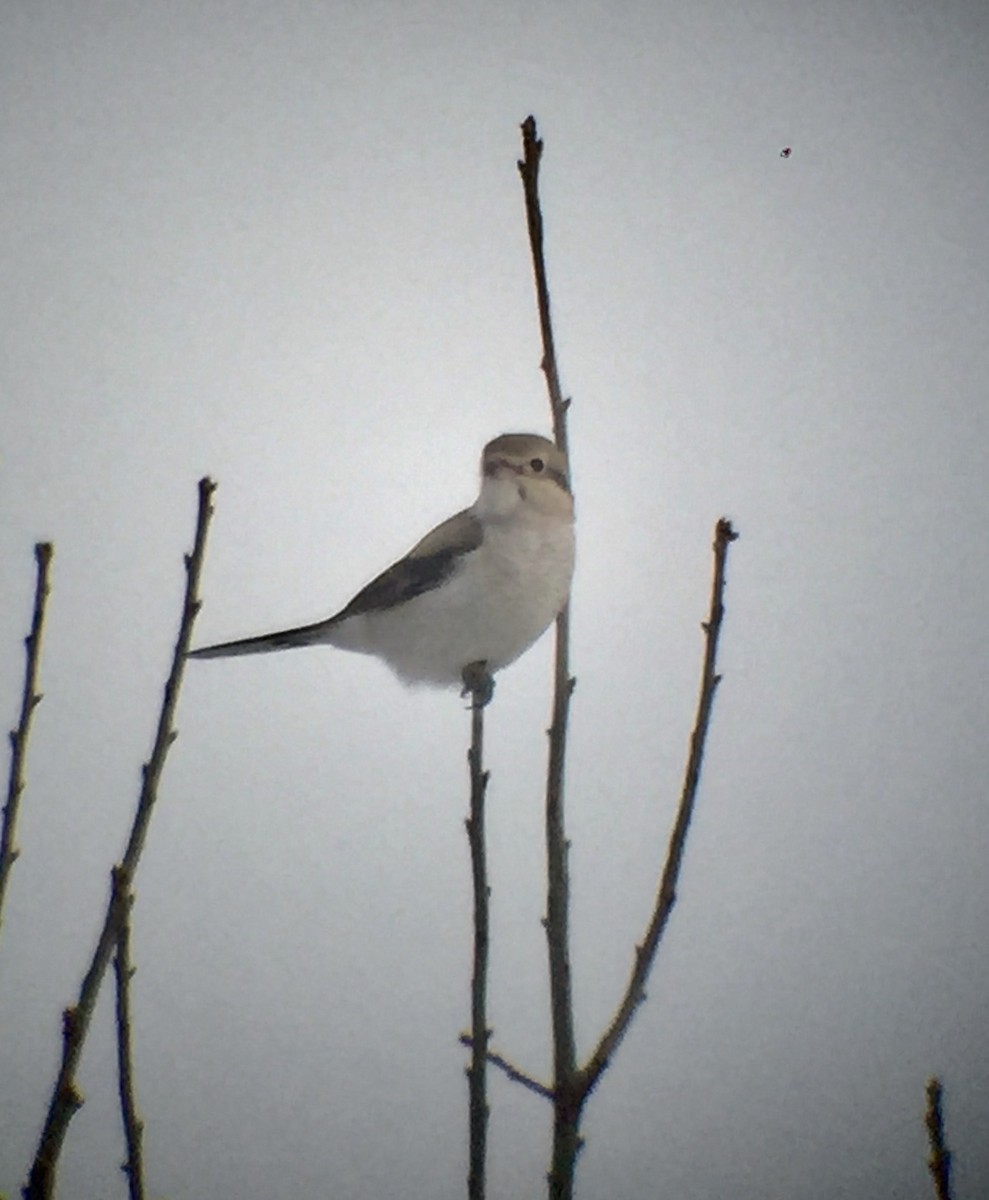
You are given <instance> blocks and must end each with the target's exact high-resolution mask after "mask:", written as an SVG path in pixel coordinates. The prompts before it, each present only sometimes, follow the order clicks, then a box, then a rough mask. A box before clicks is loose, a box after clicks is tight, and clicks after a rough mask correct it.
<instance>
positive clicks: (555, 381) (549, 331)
mask: <svg viewBox="0 0 989 1200" xmlns="http://www.w3.org/2000/svg"><path fill="white" fill-rule="evenodd" d="M542 157H543V143H542V141H541V140H540V139H539V137H538V136H537V134H536V118H535V117H533V116H528V117H526V119H525V120H524V121H523V122H522V158H521V159H520V161H519V164H518V167H519V174H520V175H521V176H522V190H523V192H524V194H525V217H526V223H527V224H528V226H529V245H530V246H531V247H532V268H533V272H534V274H535V279H536V302H537V304H538V306H539V330H540V333H541V334H542V339H543V361H542V370H543V373H544V375H545V376H546V386H547V388H548V389H549V403H550V409H551V411H552V414H553V436H554V437H555V438H556V444H557V445H558V446H559V447H560V449H561V450H562V451H563V453H564V454H566V453H568V445H567V423H566V414H567V409H568V408H569V407H570V401H569V400H564V398H563V392H562V391H561V390H560V372H559V370H558V368H557V365H556V346H555V344H554V341H553V324H552V321H551V320H550V310H549V285H548V284H547V282H546V259H545V255H544V253H543V214H542V209H541V208H540V205H539V164H540V162H541V161H542Z"/></svg>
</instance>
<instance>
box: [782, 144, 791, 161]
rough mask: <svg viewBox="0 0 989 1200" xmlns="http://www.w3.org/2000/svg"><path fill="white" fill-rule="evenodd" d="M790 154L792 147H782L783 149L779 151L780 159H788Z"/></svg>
mask: <svg viewBox="0 0 989 1200" xmlns="http://www.w3.org/2000/svg"><path fill="white" fill-rule="evenodd" d="M792 153H793V147H792V146H784V147H783V149H782V150H781V151H780V158H789V157H790V155H791V154H792Z"/></svg>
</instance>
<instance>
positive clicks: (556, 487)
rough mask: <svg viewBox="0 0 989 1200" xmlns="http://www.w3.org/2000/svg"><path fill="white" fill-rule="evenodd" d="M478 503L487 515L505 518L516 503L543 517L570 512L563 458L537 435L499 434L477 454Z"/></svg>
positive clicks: (568, 478)
mask: <svg viewBox="0 0 989 1200" xmlns="http://www.w3.org/2000/svg"><path fill="white" fill-rule="evenodd" d="M479 503H480V504H481V506H482V507H483V508H484V509H485V510H486V511H488V512H489V513H490V514H491V515H508V514H509V513H511V512H513V511H515V509H517V508H518V506H519V505H520V504H524V505H526V506H527V507H531V508H532V509H533V510H534V511H536V512H541V513H544V514H546V515H547V516H562V515H568V514H570V513H572V511H573V498H572V497H571V495H570V474H569V471H568V468H567V458H566V455H565V454H564V453H563V451H562V450H560V449H559V447H558V446H556V445H555V444H554V443H553V442H551V441H550V440H549V439H548V438H544V437H540V435H539V434H537V433H503V434H502V435H501V436H500V437H496V438H495V439H494V441H491V442H488V444H487V445H486V446H485V447H484V452H483V454H482V455H481V496H480V501H479Z"/></svg>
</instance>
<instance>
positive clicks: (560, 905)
mask: <svg viewBox="0 0 989 1200" xmlns="http://www.w3.org/2000/svg"><path fill="white" fill-rule="evenodd" d="M542 153H543V143H542V141H541V140H540V139H539V137H538V135H537V132H536V120H535V117H532V116H529V117H526V119H525V121H523V123H522V158H521V160H520V161H519V164H518V168H519V174H520V175H521V177H522V190H523V193H524V195H525V215H526V223H527V225H528V228H529V244H530V246H531V249H532V267H533V274H534V276H535V283H536V301H537V304H538V308H539V328H540V332H541V335H542V343H543V358H542V369H543V373H544V375H545V376H546V387H547V389H548V391H549V404H550V411H551V413H552V417H553V433H554V436H555V438H556V444H557V445H558V446H559V447H560V449H561V450H562V451H563V452H564V453H565V454H566V453H568V438H567V422H566V414H567V409H568V408H569V401H568V400H564V398H563V393H562V390H561V388H560V372H559V368H558V366H557V362H556V347H555V344H554V340H553V324H552V320H551V318H550V302H549V285H548V283H547V278H546V259H545V255H544V251H543V217H542V210H541V207H540V203H539V164H540V161H541V159H542ZM569 635H570V608H569V604H568V605H567V606H565V607H564V609H563V611H562V612H561V613H560V615H559V617H557V620H556V665H555V668H554V691H553V721H552V724H551V726H550V730H549V762H548V767H547V779H546V877H547V879H546V919H545V928H546V941H547V945H548V951H549V982H550V1011H551V1017H552V1026H553V1090H552V1096H553V1114H554V1116H553V1152H552V1162H551V1166H550V1172H549V1186H550V1195H551V1196H552V1197H555V1198H557V1200H569V1197H570V1195H571V1194H572V1192H573V1170H574V1163H575V1161H576V1156H577V1149H578V1147H579V1144H580V1134H579V1130H578V1121H579V1116H580V1114H579V1110H578V1109H576V1108H574V1106H573V1103H572V1099H573V1091H574V1084H575V1082H576V1063H577V1050H576V1041H575V1037H574V1018H573V995H572V982H571V973H570V915H569V914H570V878H569V871H568V866H567V848H568V847H567V838H566V825H565V821H564V803H563V799H564V792H563V781H564V765H565V761H566V744H567V719H568V716H569V711H570V697H571V695H572V693H573V688H574V682H575V681H574V680H573V679H572V678H571V676H570V636H569Z"/></svg>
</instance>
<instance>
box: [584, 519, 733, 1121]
mask: <svg viewBox="0 0 989 1200" xmlns="http://www.w3.org/2000/svg"><path fill="white" fill-rule="evenodd" d="M737 537H738V534H737V533H735V531H734V529H732V526H731V522H730V521H728V520H727V519H725V518H722V519H721V520H720V521H719V522H718V524H717V526H716V527H715V531H714V580H713V583H712V587H711V609H710V616H709V617H708V619H707V621H706V622H705V623H704V625H703V626H702V628H703V630H704V638H705V646H704V666H703V669H702V672H701V687H700V696H699V698H698V702H697V717H696V720H695V722H694V730H693V733H692V734H691V736H690V754H689V755H688V758H687V768H686V771H685V773H684V780H683V787H682V790H681V792H680V805H679V808H678V809H677V815H676V820H675V822H674V825H673V832H672V833H671V835H670V841H669V846H668V848H667V851H666V862H665V864H664V866H663V872H662V876H661V878H660V883H659V890H658V892H657V894H656V906H655V909H654V910H653V914H652V919H651V920H650V922H649V927H648V929H647V930H646V934H645V937H644V938H643V940H642V944H641V945H640V946H636V948H635V960H634V962H633V964H632V973H631V976H630V978H629V981H628V986H627V987H626V989H625V995H624V996H623V997H622V1000H621V1003H620V1004H619V1006H618V1011H617V1012H616V1013H615V1016H614V1019H613V1020H612V1022H611V1025H610V1026H609V1027H608V1029H607V1030H606V1032H605V1034H604V1036H603V1037H602V1038H601V1040H600V1042H599V1043H598V1045H597V1048H596V1049H595V1051H594V1053H593V1054H592V1055H591V1057H590V1059H589V1060H588V1062H587V1066H586V1067H585V1068H584V1080H583V1087H584V1098H586V1095H587V1094H589V1093H590V1092H591V1090H592V1089H593V1088H594V1086H595V1084H596V1083H597V1081H598V1079H600V1077H601V1073H602V1072H603V1071H604V1070H605V1068H606V1067H607V1066H608V1062H609V1061H610V1059H611V1056H612V1055H613V1054H614V1052H615V1050H616V1049H617V1048H618V1045H619V1043H620V1042H621V1040H622V1038H623V1037H624V1036H625V1034H626V1032H627V1031H628V1026H629V1023H630V1021H631V1020H632V1017H633V1015H634V1013H635V1010H636V1009H637V1008H638V1006H639V1005H640V1004H641V1003H642V1001H643V1000H644V999H645V984H646V980H647V978H648V977H649V972H650V970H651V969H652V965H653V961H654V960H655V958H656V951H657V949H658V948H659V941H660V938H661V937H662V936H663V931H664V929H665V928H666V923H667V921H668V920H669V917H670V913H671V912H672V911H673V905H674V904H675V903H676V885H677V880H678V878H679V876H680V867H681V864H682V862H683V849H684V845H685V843H686V840H687V831H688V829H689V828H690V819H691V817H692V816H693V812H694V801H695V799H696V797H697V785H698V783H699V781H700V772H701V762H702V760H703V757H704V744H705V741H706V739H707V731H708V726H709V724H710V720H711V709H712V706H713V704H714V695H715V692H716V691H717V688H718V684H719V683H720V682H721V677H720V675H718V674H717V670H716V663H717V653H718V637H719V635H720V633H721V622H722V618H723V617H724V611H725V610H724V603H723V598H724V589H725V563H726V560H727V557H728V547H729V546H730V545H731V543H732V542H733V541H735V539H736V538H737Z"/></svg>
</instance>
